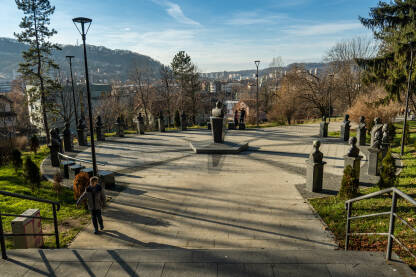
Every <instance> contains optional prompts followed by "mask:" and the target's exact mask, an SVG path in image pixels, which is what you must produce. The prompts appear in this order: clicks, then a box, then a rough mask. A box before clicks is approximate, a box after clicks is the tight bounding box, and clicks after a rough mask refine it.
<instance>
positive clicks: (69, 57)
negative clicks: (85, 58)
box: [66, 56, 75, 59]
mask: <svg viewBox="0 0 416 277" xmlns="http://www.w3.org/2000/svg"><path fill="white" fill-rule="evenodd" d="M66 57H67V58H68V59H72V58H75V56H66Z"/></svg>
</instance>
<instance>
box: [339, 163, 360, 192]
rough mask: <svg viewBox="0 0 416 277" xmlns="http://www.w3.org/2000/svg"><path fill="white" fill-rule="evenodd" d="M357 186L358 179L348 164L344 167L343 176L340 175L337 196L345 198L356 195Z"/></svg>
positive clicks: (358, 184)
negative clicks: (339, 186) (340, 179)
mask: <svg viewBox="0 0 416 277" xmlns="http://www.w3.org/2000/svg"><path fill="white" fill-rule="evenodd" d="M359 186H360V183H359V179H358V178H357V176H356V173H355V171H354V169H353V168H352V166H350V165H348V166H347V167H346V168H345V169H344V176H342V183H341V189H340V190H339V193H338V196H339V198H341V199H343V200H347V199H351V198H354V197H356V196H358V191H359Z"/></svg>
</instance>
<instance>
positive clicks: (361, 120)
mask: <svg viewBox="0 0 416 277" xmlns="http://www.w3.org/2000/svg"><path fill="white" fill-rule="evenodd" d="M358 127H359V128H360V129H363V128H365V117H364V116H360V122H359V123H358Z"/></svg>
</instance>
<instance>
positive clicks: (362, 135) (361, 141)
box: [357, 128, 367, 146]
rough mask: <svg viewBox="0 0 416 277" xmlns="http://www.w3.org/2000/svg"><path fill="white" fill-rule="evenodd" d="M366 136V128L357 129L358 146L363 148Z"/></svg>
mask: <svg viewBox="0 0 416 277" xmlns="http://www.w3.org/2000/svg"><path fill="white" fill-rule="evenodd" d="M366 134H367V129H366V128H364V129H363V128H357V139H358V145H361V146H365V145H366Z"/></svg>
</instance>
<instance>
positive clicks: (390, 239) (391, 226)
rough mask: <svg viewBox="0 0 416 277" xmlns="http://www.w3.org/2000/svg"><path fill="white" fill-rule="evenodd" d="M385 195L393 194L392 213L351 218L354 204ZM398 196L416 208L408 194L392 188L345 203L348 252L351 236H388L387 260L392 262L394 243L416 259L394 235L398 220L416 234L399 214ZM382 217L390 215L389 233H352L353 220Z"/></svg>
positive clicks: (413, 228)
mask: <svg viewBox="0 0 416 277" xmlns="http://www.w3.org/2000/svg"><path fill="white" fill-rule="evenodd" d="M385 193H393V194H392V205H391V210H390V212H381V213H374V214H368V215H361V216H351V213H352V204H353V203H355V202H358V201H361V200H364V199H369V198H373V197H375V196H379V195H382V194H385ZM397 195H398V196H401V197H402V198H403V199H405V200H406V201H408V202H409V203H410V204H413V205H414V206H416V200H415V199H413V198H412V197H410V196H409V195H407V194H406V193H404V192H402V191H401V190H399V189H397V188H395V187H392V188H387V189H383V190H380V191H376V192H373V193H370V194H367V195H363V196H360V197H357V198H353V199H350V200H347V201H345V208H346V210H347V223H346V232H345V233H346V234H345V251H347V250H348V244H349V240H350V236H360V235H382V236H388V241H387V253H386V260H388V261H389V260H391V255H392V248H393V242H396V243H397V244H399V245H400V246H401V247H402V248H404V249H405V250H406V251H407V252H409V254H410V255H411V256H412V257H413V258H415V259H416V256H415V255H414V254H413V253H412V251H410V250H409V249H408V248H407V247H406V246H405V245H404V244H403V243H402V242H400V241H399V240H398V239H397V238H396V237H395V235H394V229H395V222H396V220H395V219H396V218H398V219H399V220H400V221H401V222H402V223H403V224H404V225H406V226H407V227H409V228H410V229H411V230H412V231H413V232H415V233H416V228H415V227H413V226H411V225H410V224H409V223H408V222H407V221H405V220H404V219H403V218H402V217H400V216H399V215H398V214H397V213H396V210H397ZM381 215H390V224H389V232H388V233H351V232H350V229H351V220H354V219H360V218H367V217H374V216H381Z"/></svg>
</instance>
